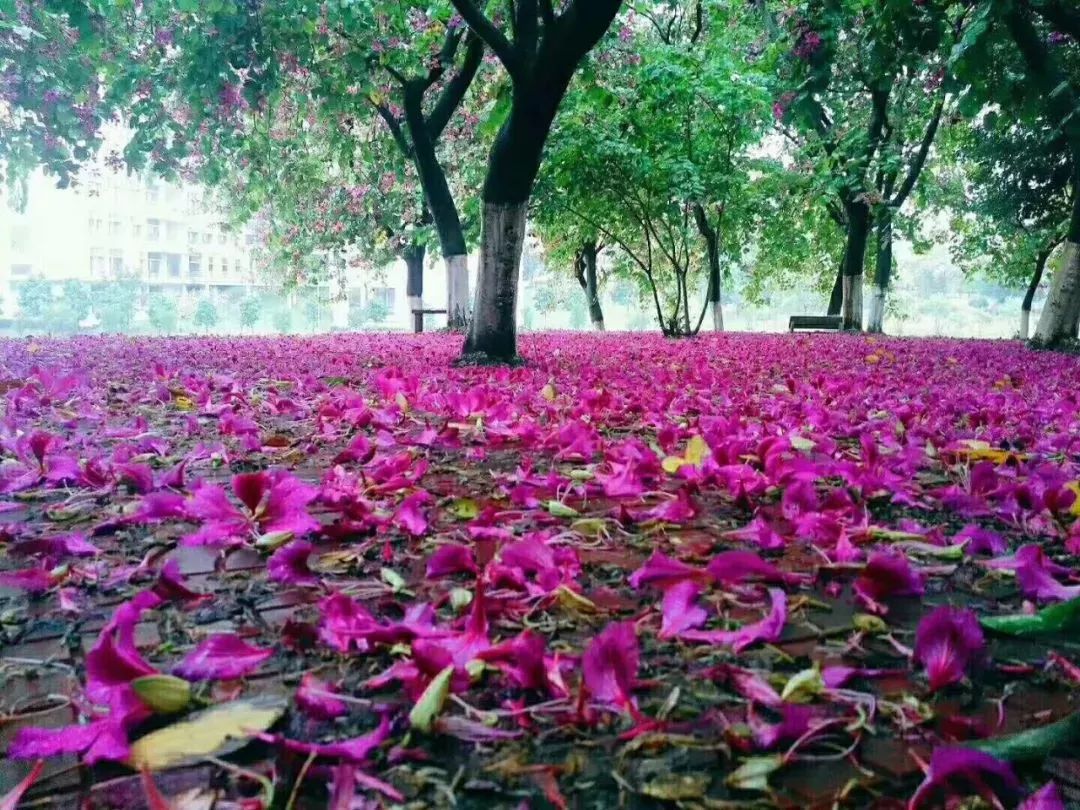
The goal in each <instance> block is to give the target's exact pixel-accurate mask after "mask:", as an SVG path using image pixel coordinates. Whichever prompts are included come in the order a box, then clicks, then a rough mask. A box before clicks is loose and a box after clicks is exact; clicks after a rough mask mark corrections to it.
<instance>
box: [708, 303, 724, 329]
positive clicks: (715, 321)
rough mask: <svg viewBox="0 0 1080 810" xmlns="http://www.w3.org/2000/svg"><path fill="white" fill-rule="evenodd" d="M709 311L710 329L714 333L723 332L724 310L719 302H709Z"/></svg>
mask: <svg viewBox="0 0 1080 810" xmlns="http://www.w3.org/2000/svg"><path fill="white" fill-rule="evenodd" d="M709 309H710V310H711V311H712V328H713V331H714V332H723V331H724V308H723V306H722V305H721V304H720V302H719V301H710V302H709Z"/></svg>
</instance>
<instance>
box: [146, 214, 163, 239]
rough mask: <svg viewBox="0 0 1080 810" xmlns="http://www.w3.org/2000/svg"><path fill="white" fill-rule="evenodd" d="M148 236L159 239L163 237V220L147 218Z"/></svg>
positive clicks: (148, 237)
mask: <svg viewBox="0 0 1080 810" xmlns="http://www.w3.org/2000/svg"><path fill="white" fill-rule="evenodd" d="M146 238H147V239H153V240H155V241H157V240H158V239H160V238H161V220H160V219H148V220H146Z"/></svg>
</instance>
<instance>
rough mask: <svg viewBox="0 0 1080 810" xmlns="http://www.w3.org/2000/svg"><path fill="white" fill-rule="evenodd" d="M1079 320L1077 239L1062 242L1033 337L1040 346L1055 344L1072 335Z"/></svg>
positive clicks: (1078, 257) (1079, 284) (1079, 259)
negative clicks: (1062, 249)
mask: <svg viewBox="0 0 1080 810" xmlns="http://www.w3.org/2000/svg"><path fill="white" fill-rule="evenodd" d="M1078 321H1080V241H1078V240H1074V239H1070V240H1069V241H1067V242H1066V243H1065V250H1064V252H1063V254H1062V258H1061V266H1060V267H1059V268H1058V270H1057V272H1056V273H1054V281H1053V283H1052V285H1051V287H1050V293H1049V294H1048V295H1047V297H1046V303H1045V304H1044V305H1043V310H1042V315H1041V316H1040V317H1039V325H1038V326H1037V327H1036V328H1035V340H1037V341H1038V342H1039V343H1041V344H1043V345H1044V346H1056V345H1058V344H1060V343H1061V342H1062V341H1065V340H1071V339H1073V338H1075V337H1076V330H1077V323H1078Z"/></svg>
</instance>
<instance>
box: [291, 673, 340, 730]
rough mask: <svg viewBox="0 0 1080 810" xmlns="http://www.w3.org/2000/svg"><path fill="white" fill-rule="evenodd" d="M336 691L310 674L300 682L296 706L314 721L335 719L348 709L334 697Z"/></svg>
mask: <svg viewBox="0 0 1080 810" xmlns="http://www.w3.org/2000/svg"><path fill="white" fill-rule="evenodd" d="M336 694H337V689H336V688H335V687H334V686H333V685H331V684H328V683H326V682H325V681H321V680H319V679H318V678H317V677H315V676H314V675H312V674H311V673H310V672H309V673H307V674H306V675H304V677H303V678H301V680H300V686H299V688H298V689H297V690H296V705H297V706H299V707H300V710H301V711H303V712H304V714H306V715H307V716H308V717H314V718H315V719H316V720H333V719H334V718H335V717H341V716H342V715H345V714H348V713H349V707H348V706H346V705H345V703H344V702H343V701H341V700H338V699H337V698H336V697H334V695H336Z"/></svg>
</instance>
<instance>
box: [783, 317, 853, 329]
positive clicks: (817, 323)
mask: <svg viewBox="0 0 1080 810" xmlns="http://www.w3.org/2000/svg"><path fill="white" fill-rule="evenodd" d="M843 322H844V321H843V318H841V317H840V316H839V315H792V316H791V318H790V319H788V331H789V332H796V331H798V330H800V329H802V330H811V329H817V330H820V331H825V332H837V331H839V330H840V327H841V325H842V324H843Z"/></svg>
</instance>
